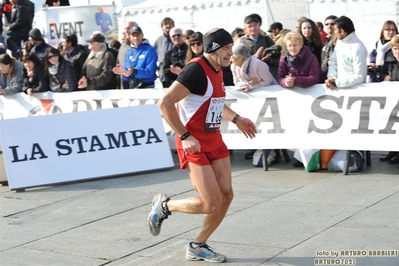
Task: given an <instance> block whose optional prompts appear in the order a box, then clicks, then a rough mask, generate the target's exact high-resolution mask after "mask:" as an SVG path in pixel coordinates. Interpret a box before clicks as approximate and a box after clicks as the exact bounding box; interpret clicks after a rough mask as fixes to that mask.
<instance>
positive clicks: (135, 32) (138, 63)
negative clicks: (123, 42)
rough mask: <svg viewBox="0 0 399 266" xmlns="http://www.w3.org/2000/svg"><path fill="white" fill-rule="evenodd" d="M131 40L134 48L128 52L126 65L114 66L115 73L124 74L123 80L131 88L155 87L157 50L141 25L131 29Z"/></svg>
mask: <svg viewBox="0 0 399 266" xmlns="http://www.w3.org/2000/svg"><path fill="white" fill-rule="evenodd" d="M130 42H131V46H132V48H131V49H130V50H129V51H128V52H127V54H126V61H125V65H124V66H123V67H122V66H121V65H117V66H116V67H114V69H113V71H114V73H115V74H118V75H122V77H123V80H124V81H126V82H129V83H130V87H129V88H130V89H135V88H140V89H144V88H154V86H155V83H154V81H155V80H156V79H157V75H156V69H157V60H158V56H157V52H156V51H155V49H154V47H152V46H151V45H150V43H149V42H148V40H147V39H144V34H143V31H142V30H141V28H140V27H137V26H135V27H132V28H131V29H130Z"/></svg>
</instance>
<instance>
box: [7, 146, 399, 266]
mask: <svg viewBox="0 0 399 266" xmlns="http://www.w3.org/2000/svg"><path fill="white" fill-rule="evenodd" d="M243 153H244V152H243V151H235V152H234V153H233V155H232V165H233V186H234V190H235V198H234V201H233V204H232V205H231V208H230V210H229V212H228V215H227V217H226V218H225V220H224V222H223V223H222V225H221V226H220V228H219V229H218V230H217V231H216V232H215V234H214V235H213V236H212V237H211V239H210V241H209V243H208V244H210V246H212V247H214V248H215V249H216V251H218V252H221V253H224V254H225V255H226V256H227V257H228V261H227V262H226V263H225V264H227V265H306V266H307V265H315V264H324V265H326V264H328V263H330V264H332V263H334V265H337V264H339V263H341V264H343V263H346V264H347V265H348V264H350V263H351V262H356V265H362V266H363V265H364V266H369V265H383V266H385V265H392V266H393V265H395V266H397V265H399V257H398V250H399V241H398V239H399V193H398V191H399V175H398V174H399V170H398V165H389V164H388V163H382V162H379V161H378V158H379V157H380V156H381V154H382V153H376V152H374V153H372V165H371V166H370V167H366V169H364V171H363V172H361V173H358V174H353V173H352V174H350V175H347V176H344V175H342V173H332V172H328V171H319V172H316V173H306V172H304V171H303V170H299V169H297V168H293V167H292V165H291V163H286V162H282V163H280V164H276V165H272V166H271V167H270V169H269V171H267V172H265V171H263V170H262V169H260V168H255V167H253V166H252V165H250V162H249V161H245V160H243V159H242V158H243ZM0 167H1V166H0ZM0 170H1V169H0ZM157 192H164V193H166V194H167V195H169V196H172V197H173V198H185V197H188V196H193V195H196V193H195V191H193V189H192V187H191V184H190V181H189V180H188V178H187V173H186V172H185V171H181V170H179V169H178V168H177V167H175V169H172V170H169V171H163V172H153V173H145V174H139V175H131V176H124V177H117V178H110V179H102V180H96V181H90V182H80V183H73V184H66V185H58V186H48V187H39V188H34V189H28V190H26V191H25V192H18V193H17V192H15V191H9V189H8V187H7V186H2V187H1V186H0V204H1V206H0V207H1V208H0V210H1V211H0V212H1V216H0V222H1V223H0V230H1V231H0V233H1V237H0V241H1V243H0V265H5V266H16V265H29V266H34V265H39V266H41V265H51V266H75V265H76V266H80V265H82V266H91V265H93V266H94V265H95V266H99V265H108V266H120V265H163V266H166V265H173V266H174V265H190V266H191V265H192V266H195V265H205V264H206V263H205V262H188V261H186V260H185V259H184V254H185V247H186V245H187V243H188V242H189V241H190V240H191V239H192V238H193V237H194V236H195V234H196V232H197V231H198V228H199V226H200V224H201V221H202V216H201V215H185V214H180V213H174V214H173V215H172V216H171V217H169V219H168V220H166V221H165V222H164V225H163V228H162V232H161V234H160V235H159V236H157V237H153V236H151V235H150V233H149V232H148V230H147V227H146V224H145V220H146V217H147V214H148V212H149V209H150V204H151V200H152V197H153V195H154V194H155V193H157ZM369 251H393V256H381V254H380V256H370V255H372V254H369ZM332 252H338V253H339V254H338V256H335V253H333V254H332ZM341 252H344V253H341ZM345 252H347V254H345ZM362 252H366V255H365V254H364V253H362ZM376 254H377V253H376ZM333 257H335V259H336V260H334V261H331V260H327V259H330V258H333ZM341 260H342V261H341ZM354 260H356V261H354Z"/></svg>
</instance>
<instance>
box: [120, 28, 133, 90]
mask: <svg viewBox="0 0 399 266" xmlns="http://www.w3.org/2000/svg"><path fill="white" fill-rule="evenodd" d="M133 27H138V25H137V23H136V22H134V21H128V22H126V24H125V28H124V29H125V30H124V32H123V34H124V37H125V38H124V39H125V40H124V41H123V42H122V43H121V47H120V48H119V51H118V58H117V60H116V65H121V66H124V65H125V62H126V55H127V52H128V51H129V50H130V48H132V47H131V46H130V45H131V43H130V35H131V34H130V30H131V29H132V28H133ZM117 80H118V85H119V86H118V87H119V88H120V89H129V83H128V82H125V81H124V80H123V78H121V77H120V76H119V75H117ZM118 87H117V88H118Z"/></svg>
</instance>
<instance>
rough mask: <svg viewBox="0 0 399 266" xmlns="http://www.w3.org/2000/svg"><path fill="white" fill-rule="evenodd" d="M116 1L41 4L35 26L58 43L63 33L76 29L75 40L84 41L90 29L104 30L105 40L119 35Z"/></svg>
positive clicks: (48, 40) (51, 40) (69, 32)
mask: <svg viewBox="0 0 399 266" xmlns="http://www.w3.org/2000/svg"><path fill="white" fill-rule="evenodd" d="M115 9H116V6H115V5H90V6H62V7H51V8H43V9H41V10H40V11H39V12H36V13H35V20H34V27H36V28H39V29H40V31H41V32H42V34H43V38H44V39H45V40H46V42H47V43H48V44H50V45H51V46H53V47H58V44H59V43H60V42H61V41H62V35H63V34H66V35H68V34H72V33H76V35H77V36H78V43H80V44H83V45H85V44H86V40H87V39H88V38H89V37H90V35H91V34H92V33H93V31H100V32H102V33H103V34H104V36H105V37H106V39H107V42H111V41H112V40H117V39H118V21H117V17H116V16H117V15H116V13H115Z"/></svg>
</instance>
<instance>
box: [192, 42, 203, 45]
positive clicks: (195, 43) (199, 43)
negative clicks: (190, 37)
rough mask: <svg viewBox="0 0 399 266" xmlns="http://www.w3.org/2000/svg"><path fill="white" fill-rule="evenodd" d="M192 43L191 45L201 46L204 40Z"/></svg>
mask: <svg viewBox="0 0 399 266" xmlns="http://www.w3.org/2000/svg"><path fill="white" fill-rule="evenodd" d="M190 45H191V46H201V45H202V42H191V43H190Z"/></svg>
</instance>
